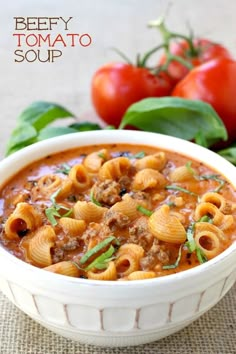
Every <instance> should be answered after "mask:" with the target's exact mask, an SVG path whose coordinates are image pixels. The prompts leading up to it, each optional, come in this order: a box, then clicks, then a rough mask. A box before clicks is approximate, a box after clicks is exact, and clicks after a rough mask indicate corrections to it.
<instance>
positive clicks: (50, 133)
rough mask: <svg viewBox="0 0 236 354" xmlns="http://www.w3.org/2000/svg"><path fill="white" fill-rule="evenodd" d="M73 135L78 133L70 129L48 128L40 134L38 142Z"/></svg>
mask: <svg viewBox="0 0 236 354" xmlns="http://www.w3.org/2000/svg"><path fill="white" fill-rule="evenodd" d="M71 133H76V130H75V129H73V128H69V127H46V128H44V129H42V130H41V131H40V132H39V134H38V137H37V141H41V140H46V139H49V138H53V137H55V136H59V135H65V134H71Z"/></svg>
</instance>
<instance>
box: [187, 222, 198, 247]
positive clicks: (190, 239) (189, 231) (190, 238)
mask: <svg viewBox="0 0 236 354" xmlns="http://www.w3.org/2000/svg"><path fill="white" fill-rule="evenodd" d="M195 225H196V223H195V222H192V223H191V224H190V225H189V227H188V228H187V240H188V241H187V242H186V243H185V245H186V246H187V247H188V249H189V252H191V253H192V252H194V251H195V250H196V247H197V245H196V242H195V240H194V237H193V236H194V231H195Z"/></svg>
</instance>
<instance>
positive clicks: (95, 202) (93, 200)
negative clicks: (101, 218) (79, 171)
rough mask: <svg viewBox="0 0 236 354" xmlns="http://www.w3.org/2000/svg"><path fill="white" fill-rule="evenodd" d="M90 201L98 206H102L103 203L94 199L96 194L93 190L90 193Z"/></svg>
mask: <svg viewBox="0 0 236 354" xmlns="http://www.w3.org/2000/svg"><path fill="white" fill-rule="evenodd" d="M90 200H91V202H92V203H94V204H96V205H97V206H100V207H101V206H102V204H101V203H99V201H97V199H96V198H95V197H94V194H93V190H92V189H91V192H90Z"/></svg>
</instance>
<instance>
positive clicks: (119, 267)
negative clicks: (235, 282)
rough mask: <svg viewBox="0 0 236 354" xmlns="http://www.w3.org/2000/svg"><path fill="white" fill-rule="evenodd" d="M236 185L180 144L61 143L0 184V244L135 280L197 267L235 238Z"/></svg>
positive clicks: (90, 275) (92, 273)
mask: <svg viewBox="0 0 236 354" xmlns="http://www.w3.org/2000/svg"><path fill="white" fill-rule="evenodd" d="M235 219H236V193H235V190H234V188H233V187H232V186H231V185H230V183H229V182H228V181H227V180H226V179H225V177H224V176H222V175H220V174H219V173H218V172H217V171H215V170H212V169H211V168H209V167H208V166H206V165H204V164H202V163H201V162H199V161H196V160H191V159H190V158H188V157H187V156H183V155H180V154H178V153H175V152H172V151H167V150H160V149H157V148H155V147H149V146H142V145H139V146H133V145H128V144H109V145H93V146H92V145H91V146H85V147H79V148H76V149H73V150H68V151H64V152H60V153H57V154H54V155H49V156H46V157H45V158H43V159H41V160H39V161H36V162H34V163H32V164H30V165H29V166H27V167H25V168H24V169H22V170H21V171H20V172H18V173H17V174H16V175H15V176H14V177H13V178H11V179H10V180H9V181H8V182H7V184H5V185H4V186H3V187H2V188H1V191H0V223H1V224H0V225H1V233H0V243H1V245H2V246H3V247H4V248H6V249H7V250H8V251H9V252H10V253H12V254H13V255H14V256H16V257H18V258H20V259H21V260H23V261H26V262H28V263H30V264H32V265H33V266H36V267H40V268H42V269H45V270H46V271H51V272H54V273H58V274H63V275H67V276H73V277H81V278H86V279H96V280H128V281H129V280H138V279H148V278H154V277H159V276H163V275H168V274H172V273H177V272H180V271H184V270H187V269H189V268H192V267H195V266H197V265H199V264H201V263H204V262H207V261H209V260H210V259H212V258H214V257H215V256H217V255H218V254H220V253H221V252H223V251H224V250H225V249H226V248H227V247H229V245H230V244H232V243H233V242H234V241H235V238H236V232H235Z"/></svg>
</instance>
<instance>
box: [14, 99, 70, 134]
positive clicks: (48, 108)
mask: <svg viewBox="0 0 236 354" xmlns="http://www.w3.org/2000/svg"><path fill="white" fill-rule="evenodd" d="M69 117H74V114H73V113H71V112H69V111H68V110H67V109H66V108H64V107H62V106H60V105H58V104H56V103H51V102H44V101H39V102H33V103H32V104H31V105H30V106H28V107H27V108H26V109H25V110H24V111H23V112H22V113H21V115H20V116H19V118H18V125H22V123H27V124H30V125H32V126H33V127H34V128H35V129H36V130H37V131H40V130H41V129H43V128H44V127H45V126H46V125H48V124H49V123H52V122H53V121H54V120H56V119H58V118H69Z"/></svg>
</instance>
